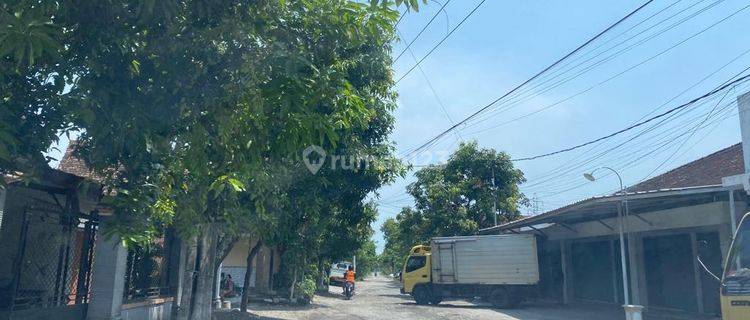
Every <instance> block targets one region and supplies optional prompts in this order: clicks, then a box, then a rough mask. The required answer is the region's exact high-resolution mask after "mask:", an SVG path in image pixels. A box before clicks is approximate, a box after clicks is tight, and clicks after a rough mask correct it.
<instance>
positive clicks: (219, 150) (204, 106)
mask: <svg viewBox="0 0 750 320" xmlns="http://www.w3.org/2000/svg"><path fill="white" fill-rule="evenodd" d="M423 3H424V2H423ZM397 5H404V6H406V7H407V8H409V9H410V10H411V9H413V10H417V9H418V5H419V3H418V1H415V0H408V1H403V0H397V1H396V3H393V2H391V1H377V0H375V1H370V2H369V3H363V2H361V1H352V0H333V1H331V0H309V1H284V0H270V1H240V0H168V1H156V0H112V1H83V2H79V1H67V0H63V1H55V2H50V1H41V2H40V1H34V0H10V1H4V2H3V3H2V4H0V9H1V10H2V13H0V26H1V27H0V39H2V41H0V77H2V79H0V80H2V81H0V173H10V172H16V171H22V172H25V173H27V174H30V175H34V174H35V172H36V171H38V170H41V169H43V168H45V167H46V162H47V160H49V159H44V158H43V157H42V154H43V152H45V151H47V149H48V148H49V146H50V144H52V143H54V142H56V141H57V139H58V137H59V136H60V135H62V134H67V133H70V132H73V131H79V132H81V136H80V138H79V141H78V149H77V152H78V156H79V157H80V158H82V159H84V160H85V161H86V162H87V164H88V165H89V166H90V167H91V168H93V169H94V170H95V171H96V173H97V174H98V175H99V176H101V177H103V179H104V181H102V183H103V184H104V185H105V188H106V189H105V191H106V192H105V194H106V195H107V196H106V197H105V199H104V201H105V203H106V204H107V205H109V206H110V207H112V208H113V209H114V210H115V214H114V221H113V224H112V225H111V226H109V227H108V228H107V229H108V230H110V232H113V233H117V234H119V235H120V236H122V237H123V239H124V241H126V242H128V243H145V242H148V241H149V239H151V238H152V237H153V236H154V235H156V234H158V232H159V230H161V229H163V228H164V227H165V226H173V227H175V229H176V230H178V232H179V233H180V234H181V235H182V236H190V235H196V234H198V233H200V231H201V230H202V229H203V228H205V227H206V226H207V225H217V224H220V225H221V226H222V231H221V233H222V236H225V235H238V234H243V233H253V234H255V235H257V236H259V237H261V238H262V239H263V240H264V242H266V243H268V244H269V245H271V246H278V247H279V248H280V249H281V250H282V251H284V255H283V257H284V261H283V262H282V263H285V264H287V265H290V266H294V267H298V268H301V269H302V270H301V272H302V273H303V274H306V275H308V274H310V272H309V270H307V266H309V265H310V262H311V261H312V260H313V259H316V258H317V259H323V260H329V261H333V260H336V259H341V258H343V257H348V256H351V255H352V254H353V253H355V252H356V251H357V250H359V249H360V248H361V247H362V246H363V245H364V244H366V243H367V239H369V238H370V237H371V235H372V230H371V228H370V226H369V225H370V223H372V221H374V219H375V217H376V216H377V211H376V210H375V207H374V205H372V204H368V203H364V202H363V199H365V198H366V197H367V195H368V194H371V193H372V192H375V191H376V190H377V189H378V188H379V187H381V186H382V185H383V184H385V183H388V182H390V181H392V180H393V179H394V178H395V177H396V176H397V175H399V174H402V173H403V170H402V168H401V167H400V165H399V164H398V161H396V159H395V157H394V155H393V152H394V150H393V147H392V146H391V145H389V143H388V141H387V136H388V134H389V133H390V132H391V131H392V129H393V123H394V119H393V116H392V115H391V112H392V111H393V110H394V109H395V107H396V103H395V99H396V94H395V92H394V91H393V79H392V74H393V71H392V69H391V62H392V61H391V60H392V59H391V56H390V52H391V41H392V39H394V38H395V33H394V28H393V26H394V24H395V23H396V20H397V18H398V11H397V10H396V6H397ZM312 144H315V145H319V146H321V147H323V148H324V149H325V150H326V151H327V152H328V153H329V154H340V155H347V156H361V157H368V156H370V157H372V158H375V159H378V160H379V162H378V163H376V164H375V165H371V166H368V167H366V168H358V169H357V170H331V169H329V168H327V167H326V168H324V169H323V170H321V172H319V173H318V174H317V175H312V174H310V173H309V172H308V171H307V170H306V169H305V167H304V166H303V165H302V162H301V160H300V159H299V154H300V153H301V151H302V150H303V149H304V148H305V147H307V146H309V145H312ZM287 285H290V283H287Z"/></svg>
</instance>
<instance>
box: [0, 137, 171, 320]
mask: <svg viewBox="0 0 750 320" xmlns="http://www.w3.org/2000/svg"><path fill="white" fill-rule="evenodd" d="M75 146H76V143H75V141H73V142H71V144H70V145H69V146H68V149H67V150H66V153H65V155H64V157H63V158H62V160H61V161H60V165H59V167H58V169H51V168H50V169H48V170H46V171H45V172H44V173H43V174H42V175H41V177H37V178H36V179H25V178H24V177H23V175H21V174H19V175H18V176H6V177H4V178H5V180H6V184H7V187H6V188H5V189H0V241H1V242H2V243H3V245H2V246H0V255H1V256H2V257H3V263H2V264H0V320H2V319H76V320H78V319H168V318H169V316H170V314H171V311H172V307H173V305H172V302H173V300H174V295H175V293H176V292H177V288H178V284H179V281H178V279H179V269H178V267H179V260H180V259H179V258H180V250H181V249H180V246H179V241H178V239H177V238H176V236H175V235H174V233H173V232H171V231H170V230H165V232H164V237H162V238H160V239H157V240H156V241H155V243H154V244H153V246H152V249H151V250H149V251H148V253H146V252H143V251H139V250H137V248H125V247H123V245H122V243H121V241H120V239H118V238H117V237H116V236H108V235H106V228H107V226H108V225H107V221H108V219H110V218H111V214H112V213H111V210H109V208H107V207H106V206H103V205H102V204H101V202H100V200H101V198H102V185H101V184H100V183H99V182H100V181H101V179H100V178H99V177H97V176H96V175H95V174H93V172H91V170H89V169H88V168H87V167H86V165H85V163H84V162H83V161H82V160H80V159H78V158H76V157H75V156H74V152H73V151H74V149H75ZM6 262H7V263H6Z"/></svg>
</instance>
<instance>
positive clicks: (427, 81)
mask: <svg viewBox="0 0 750 320" xmlns="http://www.w3.org/2000/svg"><path fill="white" fill-rule="evenodd" d="M447 3H448V1H446V4H447ZM396 30H397V32H398V34H399V35H400V34H401V32H400V31H398V29H396ZM407 50H409V54H410V55H411V57H412V59H414V62H417V56H416V55H414V51H413V50H411V48H407ZM418 68H419V73H421V74H422V78H423V79H424V81H425V83H427V87H429V88H430V92H432V95H433V96H434V97H435V100H437V103H438V105H439V106H440V109H442V110H443V114H445V117H446V118H447V119H448V122H449V123H450V124H451V125H452V124H454V122H453V119H452V118H451V115H450V113H448V110H447V109H446V108H445V104H444V103H443V100H442V99H440V96H439V95H438V94H437V90H435V88H434V87H433V86H432V81H430V78H429V77H427V74H426V73H425V72H424V70H423V69H422V66H418ZM456 138H457V139H458V140H461V141H463V140H464V139H463V137H461V134H460V133H458V132H456Z"/></svg>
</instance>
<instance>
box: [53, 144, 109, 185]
mask: <svg viewBox="0 0 750 320" xmlns="http://www.w3.org/2000/svg"><path fill="white" fill-rule="evenodd" d="M77 146H78V141H76V140H70V143H69V144H68V148H67V149H66V150H65V155H64V156H63V158H62V159H61V160H60V164H59V165H58V166H57V169H58V170H60V171H63V172H67V173H70V174H72V175H76V176H79V177H82V178H86V179H90V180H93V181H101V177H99V176H97V175H96V174H94V172H93V171H92V170H91V169H89V167H88V166H86V162H85V161H83V160H82V159H80V158H78V157H76V156H75V149H76V147H77Z"/></svg>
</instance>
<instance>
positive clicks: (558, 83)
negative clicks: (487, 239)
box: [471, 0, 723, 132]
mask: <svg viewBox="0 0 750 320" xmlns="http://www.w3.org/2000/svg"><path fill="white" fill-rule="evenodd" d="M701 1H702V0H701ZM701 1H699V2H697V3H695V4H692V5H690V6H688V7H687V8H684V9H682V10H680V11H678V12H677V13H675V14H672V15H671V16H669V17H667V18H665V19H662V20H661V21H659V22H656V23H655V24H653V25H651V26H648V27H647V28H646V29H644V30H641V31H640V32H638V33H636V34H634V35H632V36H630V37H629V38H627V39H625V40H623V41H620V42H619V43H617V44H615V45H613V46H610V47H609V48H607V49H605V50H604V51H601V52H599V53H597V54H596V55H594V56H592V57H590V58H588V59H586V60H584V61H582V62H579V63H577V64H576V65H574V66H572V67H569V68H567V69H564V71H562V72H557V71H555V72H552V75H551V77H547V79H546V80H544V81H542V82H540V83H538V84H535V85H534V86H532V87H530V88H528V89H525V90H521V92H519V93H518V94H516V95H515V96H514V97H513V98H519V97H521V96H522V95H524V94H526V93H529V92H532V91H534V90H535V89H537V88H540V87H543V86H544V87H543V88H542V89H541V90H540V91H538V92H536V93H532V94H531V95H528V96H526V97H524V98H522V99H521V98H519V99H518V100H516V101H514V102H513V103H511V104H510V105H507V104H508V103H509V101H506V102H504V104H506V106H505V107H504V108H497V110H495V111H493V113H491V114H489V115H485V116H484V118H483V119H479V120H477V121H474V122H473V123H472V124H471V126H475V125H477V124H479V123H481V122H484V121H487V120H489V119H490V118H492V117H493V116H495V115H497V114H499V113H500V112H504V111H507V110H509V109H511V108H512V107H513V106H515V105H518V104H520V103H523V102H526V101H529V100H531V99H532V98H534V97H537V96H539V95H542V94H544V93H546V92H549V91H550V90H552V89H555V88H557V87H559V86H561V85H563V84H565V83H568V82H570V81H571V80H574V79H576V78H578V77H580V76H582V75H583V74H586V73H588V72H589V71H591V70H593V69H594V68H596V67H598V66H601V65H603V64H604V63H606V62H608V61H611V60H613V59H614V58H616V57H618V56H620V55H622V54H624V53H625V52H627V51H630V50H631V49H633V48H634V47H636V46H639V45H641V44H643V43H645V42H647V41H650V40H651V39H653V38H655V37H657V36H659V35H661V34H663V33H665V32H667V31H669V30H671V29H673V28H674V27H676V26H678V25H680V24H682V23H684V22H685V21H687V20H690V19H692V18H694V17H695V16H697V15H698V14H700V13H702V12H704V11H706V10H708V9H710V8H711V7H713V6H715V5H716V4H717V3H718V2H720V1H723V0H718V1H717V2H714V3H711V4H709V5H708V6H706V7H704V8H702V9H700V10H699V11H698V12H695V13H693V14H691V15H690V16H688V17H687V18H684V19H682V20H681V21H679V22H677V23H675V24H673V25H671V26H669V27H667V28H664V29H662V30H660V31H658V32H656V33H655V34H653V35H651V36H649V37H647V38H646V39H642V40H639V41H637V42H636V43H635V44H632V45H630V46H628V47H626V48H624V49H621V50H619V51H617V52H615V53H614V54H611V55H609V56H607V57H605V58H604V59H601V60H598V61H596V62H594V63H592V64H590V65H588V66H585V67H584V68H582V69H581V70H578V71H577V73H576V74H574V75H573V76H569V77H565V78H563V79H562V80H559V81H556V82H554V83H552V84H551V85H549V86H545V85H546V84H548V83H550V82H551V81H553V80H555V79H557V78H558V77H560V76H563V75H565V74H567V73H569V72H571V71H573V70H575V69H576V68H578V67H580V66H582V65H584V64H586V63H587V62H589V61H591V60H593V59H595V58H597V57H599V56H601V55H602V54H605V53H607V52H609V51H611V50H613V49H615V48H617V47H619V46H620V45H623V44H625V43H627V42H628V41H630V40H632V39H633V38H635V37H637V36H639V35H641V34H643V33H645V32H647V31H649V30H651V29H653V28H655V27H657V26H659V25H661V24H663V23H664V22H666V21H668V20H670V19H672V18H674V17H675V16H677V15H679V14H681V13H683V12H685V11H687V10H689V9H691V8H692V7H694V6H695V5H697V4H698V3H700V2H701ZM678 2H679V0H678ZM676 3H677V2H675V3H672V4H671V5H670V6H668V7H667V8H664V9H662V10H660V11H659V12H657V13H655V14H653V15H651V16H649V17H647V18H646V19H643V20H641V21H640V22H638V23H636V24H635V25H634V26H632V27H631V28H628V29H627V30H625V31H623V32H621V33H620V34H618V35H616V36H615V37H613V38H612V39H609V40H607V41H605V42H604V43H602V44H600V45H598V46H597V47H596V48H594V49H592V50H589V51H588V52H586V53H583V54H582V55H579V56H578V57H576V58H573V59H571V60H570V61H569V62H568V63H566V64H563V65H561V66H560V68H565V67H567V66H569V65H571V64H572V63H574V62H575V61H578V60H580V59H581V58H583V57H585V56H587V55H588V54H590V53H593V52H594V51H596V49H598V48H600V47H602V46H603V45H605V44H607V43H609V42H611V41H613V40H614V39H617V38H619V37H620V36H622V35H623V34H625V33H627V32H629V31H630V30H632V29H634V28H635V27H637V26H638V25H641V24H643V23H644V22H645V21H648V20H650V19H651V18H653V17H654V16H656V15H657V14H659V13H662V12H664V11H665V10H666V9H669V8H671V7H672V6H674V5H675V4H676ZM493 127H494V126H493ZM483 130H484V129H482V130H480V131H478V132H482V131H483Z"/></svg>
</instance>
